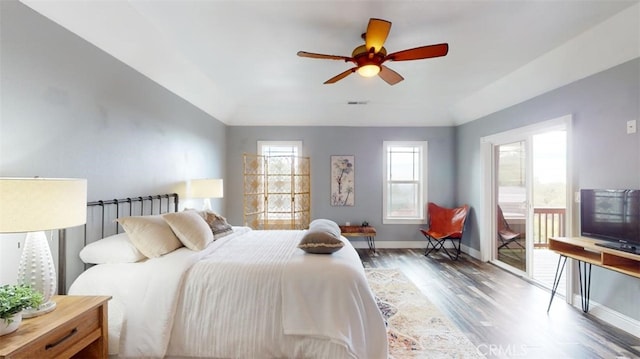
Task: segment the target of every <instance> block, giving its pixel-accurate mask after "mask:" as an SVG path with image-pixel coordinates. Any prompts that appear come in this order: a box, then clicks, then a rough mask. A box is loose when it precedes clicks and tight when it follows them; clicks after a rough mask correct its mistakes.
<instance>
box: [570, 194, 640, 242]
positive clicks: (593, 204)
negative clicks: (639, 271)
mask: <svg viewBox="0 0 640 359" xmlns="http://www.w3.org/2000/svg"><path fill="white" fill-rule="evenodd" d="M580 235H581V236H583V237H591V238H596V239H602V240H603V241H602V242H598V243H597V245H600V246H603V247H608V248H613V249H618V250H621V251H625V252H630V253H635V254H640V190H637V189H582V190H580Z"/></svg>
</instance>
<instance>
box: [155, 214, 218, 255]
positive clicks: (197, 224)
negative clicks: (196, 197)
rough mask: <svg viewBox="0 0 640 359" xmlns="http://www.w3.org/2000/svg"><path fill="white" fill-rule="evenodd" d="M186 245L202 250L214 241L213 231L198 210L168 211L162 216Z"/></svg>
mask: <svg viewBox="0 0 640 359" xmlns="http://www.w3.org/2000/svg"><path fill="white" fill-rule="evenodd" d="M162 218H164V220H165V221H166V222H167V223H168V224H169V226H170V227H171V229H172V230H173V233H175V234H176V236H177V237H178V239H179V240H180V242H182V244H184V245H185V247H187V248H189V249H191V250H194V251H201V250H203V249H204V248H205V247H206V246H208V245H209V243H211V242H213V232H211V229H210V228H209V225H208V224H207V222H205V220H204V218H202V216H200V215H199V214H198V213H197V212H196V211H184V212H175V213H167V214H164V215H163V216H162Z"/></svg>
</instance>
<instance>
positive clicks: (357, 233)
mask: <svg viewBox="0 0 640 359" xmlns="http://www.w3.org/2000/svg"><path fill="white" fill-rule="evenodd" d="M339 227H340V232H342V235H343V236H345V237H365V238H367V244H368V245H369V250H372V251H373V253H375V252H376V229H375V228H373V227H371V226H339Z"/></svg>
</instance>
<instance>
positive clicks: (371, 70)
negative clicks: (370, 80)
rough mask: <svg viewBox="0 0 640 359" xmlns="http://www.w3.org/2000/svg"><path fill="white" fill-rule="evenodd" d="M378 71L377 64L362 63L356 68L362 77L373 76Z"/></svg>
mask: <svg viewBox="0 0 640 359" xmlns="http://www.w3.org/2000/svg"><path fill="white" fill-rule="evenodd" d="M379 72H380V66H378V65H372V64H370V65H363V66H360V67H359V68H358V74H359V75H360V76H362V77H373V76H375V75H377V74H378V73H379Z"/></svg>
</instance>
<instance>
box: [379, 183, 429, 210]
mask: <svg viewBox="0 0 640 359" xmlns="http://www.w3.org/2000/svg"><path fill="white" fill-rule="evenodd" d="M419 192H420V191H419V184H418V183H389V184H388V192H387V193H388V196H389V197H388V201H387V207H388V208H387V215H388V216H389V217H400V218H406V217H414V218H415V217H418V216H419V215H420V206H421V204H420V203H419V202H420V201H419V198H418V197H419Z"/></svg>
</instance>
